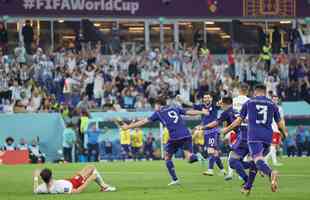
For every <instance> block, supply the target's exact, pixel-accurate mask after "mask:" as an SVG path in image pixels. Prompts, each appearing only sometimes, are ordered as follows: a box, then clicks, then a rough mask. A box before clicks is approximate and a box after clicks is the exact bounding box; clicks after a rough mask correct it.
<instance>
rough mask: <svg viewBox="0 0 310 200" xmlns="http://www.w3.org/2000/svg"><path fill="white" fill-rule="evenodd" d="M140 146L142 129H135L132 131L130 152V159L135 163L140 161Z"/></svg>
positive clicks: (141, 143) (141, 144)
mask: <svg viewBox="0 0 310 200" xmlns="http://www.w3.org/2000/svg"><path fill="white" fill-rule="evenodd" d="M142 146H143V132H142V129H139V128H136V129H134V130H133V131H132V135H131V147H132V148H131V150H132V157H133V159H134V160H135V161H136V160H137V159H138V160H140V159H141V157H140V156H141V153H142Z"/></svg>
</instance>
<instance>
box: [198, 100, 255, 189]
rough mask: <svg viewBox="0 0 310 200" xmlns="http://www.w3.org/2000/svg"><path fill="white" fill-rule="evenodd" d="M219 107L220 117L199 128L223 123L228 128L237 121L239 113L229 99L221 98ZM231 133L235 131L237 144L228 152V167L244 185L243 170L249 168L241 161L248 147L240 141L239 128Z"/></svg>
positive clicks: (244, 176)
mask: <svg viewBox="0 0 310 200" xmlns="http://www.w3.org/2000/svg"><path fill="white" fill-rule="evenodd" d="M220 105H221V108H222V110H223V112H222V113H221V115H220V117H219V118H218V119H217V120H215V121H213V122H211V123H209V124H208V125H206V126H203V127H201V128H203V129H205V128H213V127H217V126H219V125H220V124H223V123H225V125H226V126H228V125H230V124H232V123H233V122H234V121H235V120H236V119H237V117H238V116H239V113H238V112H237V111H236V110H234V109H233V100H232V98H231V97H224V98H222V100H221V102H220ZM233 131H235V132H236V133H237V134H238V139H237V142H236V143H235V144H234V145H233V146H232V151H231V152H230V155H229V166H230V167H231V168H232V169H234V170H236V172H237V173H238V175H239V176H240V177H241V178H242V180H243V181H244V183H246V182H247V180H248V175H247V173H246V172H245V169H248V168H250V163H249V162H244V161H243V159H244V157H245V156H246V155H247V154H248V153H249V150H248V145H247V143H246V140H245V142H244V140H243V139H242V134H241V133H240V128H239V127H236V128H235V129H234V130H233ZM253 164H254V163H253Z"/></svg>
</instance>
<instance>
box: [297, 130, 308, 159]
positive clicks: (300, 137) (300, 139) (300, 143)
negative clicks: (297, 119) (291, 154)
mask: <svg viewBox="0 0 310 200" xmlns="http://www.w3.org/2000/svg"><path fill="white" fill-rule="evenodd" d="M295 140H296V147H297V156H299V157H300V156H302V155H303V151H304V145H305V141H306V129H305V127H304V126H302V125H300V126H298V127H297V130H296V136H295Z"/></svg>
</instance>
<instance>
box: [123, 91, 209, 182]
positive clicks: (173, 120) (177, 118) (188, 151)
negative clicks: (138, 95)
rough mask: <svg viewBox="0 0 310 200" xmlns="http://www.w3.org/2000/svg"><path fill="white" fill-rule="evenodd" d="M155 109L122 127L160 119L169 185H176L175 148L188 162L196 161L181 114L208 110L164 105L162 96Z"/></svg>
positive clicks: (131, 126) (192, 113)
mask: <svg viewBox="0 0 310 200" xmlns="http://www.w3.org/2000/svg"><path fill="white" fill-rule="evenodd" d="M155 110H156V112H154V113H153V115H152V116H151V117H149V118H146V119H142V120H140V121H137V122H134V123H131V124H129V125H127V124H124V125H123V126H122V128H123V129H133V128H137V127H140V126H143V125H145V124H147V123H149V122H155V121H160V122H161V123H162V124H163V125H164V126H165V127H166V128H167V129H168V131H169V140H168V143H167V145H166V149H165V151H166V153H165V161H166V167H167V169H168V172H169V174H170V176H171V179H172V182H171V183H170V184H169V185H176V184H178V183H179V179H178V177H177V175H176V172H175V168H174V164H173V162H172V156H173V155H174V154H175V153H176V152H177V150H178V149H179V148H181V149H182V150H183V151H184V153H185V157H186V159H187V160H188V161H189V163H194V162H196V161H198V157H197V155H195V154H193V153H192V152H193V144H192V136H191V133H190V132H189V130H188V129H187V127H186V124H185V121H184V120H183V118H182V115H203V114H206V112H208V111H205V110H202V111H197V110H188V111H185V110H183V109H182V108H180V107H173V106H166V100H165V99H164V98H163V97H160V98H158V99H157V100H156V102H155Z"/></svg>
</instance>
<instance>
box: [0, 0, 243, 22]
mask: <svg viewBox="0 0 310 200" xmlns="http://www.w3.org/2000/svg"><path fill="white" fill-rule="evenodd" d="M0 6H1V9H0V15H1V14H2V15H9V16H55V17H66V16H68V17H70V16H79V17H101V16H102V17H104V16H121V17H122V16H124V17H159V16H164V17H180V18H190V17H191V18H192V17H194V18H197V17H219V16H226V17H231V16H241V15H242V1H240V0H224V1H223V0H222V1H221V0H172V1H171V3H170V4H169V5H166V4H164V3H163V2H162V0H10V1H8V2H7V3H2V4H0Z"/></svg>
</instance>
